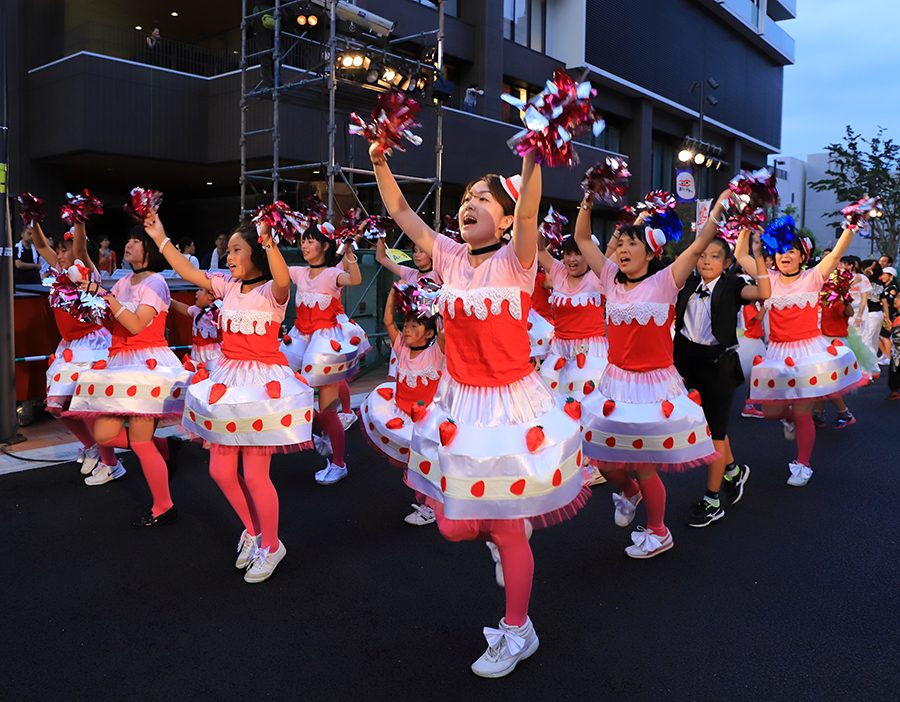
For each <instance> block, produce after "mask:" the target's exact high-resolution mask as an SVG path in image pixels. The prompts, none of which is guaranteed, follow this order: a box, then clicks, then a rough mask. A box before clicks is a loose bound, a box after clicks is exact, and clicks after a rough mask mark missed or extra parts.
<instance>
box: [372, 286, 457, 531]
mask: <svg viewBox="0 0 900 702" xmlns="http://www.w3.org/2000/svg"><path fill="white" fill-rule="evenodd" d="M416 290H418V286H415V285H412V286H411V285H407V284H405V283H398V284H395V285H394V289H393V290H391V294H390V295H389V296H388V300H387V304H386V305H385V307H384V327H385V329H386V330H387V333H388V337H389V338H390V340H391V349H392V350H393V352H394V354H395V355H396V358H397V361H398V363H397V381H396V383H393V382H387V383H382V384H381V385H379V386H378V387H377V388H375V390H373V391H372V392H371V393H370V394H369V396H368V397H367V398H366V399H365V401H364V402H363V404H362V406H361V407H360V409H359V413H360V419H361V420H362V423H361V427H362V430H363V433H364V434H365V436H366V438H368V439H369V441H370V443H371V444H372V446H374V447H375V448H376V449H378V451H380V452H381V453H383V454H384V455H385V456H387V458H388V460H389V461H390V462H391V463H394V464H396V465H399V466H402V467H403V468H406V464H407V462H408V461H409V445H410V440H411V439H412V431H413V423H414V422H416V421H418V420H419V419H421V418H422V417H423V416H424V415H425V413H426V412H428V411H429V409H430V407H431V402H432V400H433V399H434V393H435V391H436V390H437V387H438V380H439V379H440V377H441V373H442V372H443V370H444V335H443V334H441V333H439V332H438V327H437V321H438V317H437V316H436V315H435V314H434V310H433V309H432V306H431V304H429V303H428V302H427V301H424V300H421V298H419V297H418V296H416V295H413V292H414V291H416ZM432 292H433V291H432ZM395 307H396V309H397V311H399V312H400V313H401V314H402V315H403V331H400V330H399V329H397V325H396V324H395V322H394V314H395ZM412 507H413V511H412V512H411V513H410V514H408V515H407V516H406V518H405V521H406V523H407V524H411V525H413V526H425V525H426V524H432V523H433V522H434V520H435V515H434V510H433V509H431V507H429V506H428V505H427V504H424V501H423V502H422V503H421V504H413V505H412Z"/></svg>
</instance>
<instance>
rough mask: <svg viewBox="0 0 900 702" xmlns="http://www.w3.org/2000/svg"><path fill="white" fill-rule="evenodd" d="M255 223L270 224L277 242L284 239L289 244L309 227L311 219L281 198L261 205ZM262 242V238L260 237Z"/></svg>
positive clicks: (257, 224) (254, 217)
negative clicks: (295, 210)
mask: <svg viewBox="0 0 900 702" xmlns="http://www.w3.org/2000/svg"><path fill="white" fill-rule="evenodd" d="M253 223H254V224H255V225H256V226H257V227H258V226H260V225H261V224H267V225H269V228H270V229H271V230H272V238H273V239H274V240H275V242H276V243H278V241H279V240H280V239H284V240H285V241H287V242H288V243H289V244H293V243H295V242H296V241H297V236H298V235H299V234H302V233H303V232H305V231H306V230H307V229H308V228H309V221H308V220H307V218H306V217H304V216H303V215H301V214H300V213H298V212H294V211H293V210H292V209H291V208H290V207H288V206H287V204H286V203H284V202H282V201H281V200H276V201H275V202H270V203H268V204H265V205H260V206H259V207H258V208H257V210H256V214H255V215H254V216H253ZM260 243H262V238H260Z"/></svg>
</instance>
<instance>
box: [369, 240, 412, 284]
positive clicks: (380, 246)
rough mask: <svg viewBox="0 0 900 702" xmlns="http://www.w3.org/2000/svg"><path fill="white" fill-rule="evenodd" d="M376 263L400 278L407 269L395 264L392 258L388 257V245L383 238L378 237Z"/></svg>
mask: <svg viewBox="0 0 900 702" xmlns="http://www.w3.org/2000/svg"><path fill="white" fill-rule="evenodd" d="M375 261H376V262H377V263H378V264H380V265H381V266H382V267H383V268H387V269H388V270H389V271H390V272H391V273H393V274H394V275H396V276H397V277H398V278H399V277H400V276H402V275H403V271H404V270H405V268H406V267H405V266H401V265H400V264H399V263H394V262H393V261H392V260H391V257H390V256H388V255H387V245H386V244H385V243H384V239H383V238H382V237H378V240H377V241H376V242H375Z"/></svg>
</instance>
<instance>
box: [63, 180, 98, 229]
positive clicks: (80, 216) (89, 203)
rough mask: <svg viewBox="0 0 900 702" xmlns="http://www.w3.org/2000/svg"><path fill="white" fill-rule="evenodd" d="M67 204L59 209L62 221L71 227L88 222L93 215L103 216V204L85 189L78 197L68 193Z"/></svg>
mask: <svg viewBox="0 0 900 702" xmlns="http://www.w3.org/2000/svg"><path fill="white" fill-rule="evenodd" d="M66 201H67V202H66V204H65V205H63V206H62V207H60V208H59V212H60V217H61V218H62V221H63V222H65V223H66V224H68V225H69V226H70V227H71V226H74V225H75V224H78V223H82V222H87V221H88V219H90V217H91V216H92V215H95V214H98V215H102V214H103V203H102V202H100V200H98V199H97V198H96V197H94V196H93V195H91V193H90V191H89V190H88V189H87V188H85V189H84V190H83V191H82V192H81V193H79V194H78V195H73V194H72V193H66Z"/></svg>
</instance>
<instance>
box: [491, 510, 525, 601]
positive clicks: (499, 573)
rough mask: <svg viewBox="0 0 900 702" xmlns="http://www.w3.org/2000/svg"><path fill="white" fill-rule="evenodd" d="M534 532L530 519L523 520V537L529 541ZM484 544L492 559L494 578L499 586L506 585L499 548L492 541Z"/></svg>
mask: <svg viewBox="0 0 900 702" xmlns="http://www.w3.org/2000/svg"><path fill="white" fill-rule="evenodd" d="M533 533H534V526H532V524H531V520H530V519H526V520H525V538H526V539H528V541H531V535H532V534H533ZM484 545H485V546H487V547H488V551H490V552H491V558H493V559H494V579H495V580H496V581H497V585H498V586H499V587H506V580H505V579H504V577H503V562H502V561H501V560H500V549H499V548H497V544H495V543H494V542H493V541H486V542H485V544H484Z"/></svg>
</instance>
